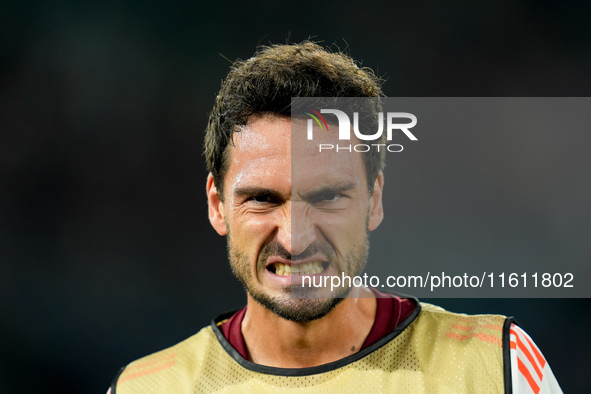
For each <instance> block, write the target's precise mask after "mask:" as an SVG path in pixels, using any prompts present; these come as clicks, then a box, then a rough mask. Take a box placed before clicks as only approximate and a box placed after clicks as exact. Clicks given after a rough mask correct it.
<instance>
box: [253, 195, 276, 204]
mask: <svg viewBox="0 0 591 394" xmlns="http://www.w3.org/2000/svg"><path fill="white" fill-rule="evenodd" d="M247 201H250V202H254V203H255V204H275V203H276V202H277V198H276V197H275V196H272V195H270V194H257V195H256V196H251V197H249V198H248V199H247Z"/></svg>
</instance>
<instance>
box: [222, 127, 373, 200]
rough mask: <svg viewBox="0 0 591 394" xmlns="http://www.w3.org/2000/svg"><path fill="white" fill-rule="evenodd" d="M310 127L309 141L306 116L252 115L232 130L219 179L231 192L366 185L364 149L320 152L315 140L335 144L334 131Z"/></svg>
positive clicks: (320, 142)
mask: <svg viewBox="0 0 591 394" xmlns="http://www.w3.org/2000/svg"><path fill="white" fill-rule="evenodd" d="M314 132H315V136H314V141H310V140H307V138H306V136H307V134H306V123H305V120H299V119H294V120H293V122H292V119H290V118H289V117H285V116H276V115H254V116H252V117H251V118H250V119H249V121H248V122H247V124H246V125H245V126H244V127H243V128H242V129H241V130H240V131H238V132H236V133H234V146H230V147H229V160H228V163H229V165H228V172H227V174H226V179H225V180H224V181H225V184H226V187H229V191H230V190H232V189H234V188H236V187H242V186H249V187H250V186H260V187H271V188H284V189H285V188H295V187H300V186H301V187H310V185H312V184H318V185H322V184H331V183H335V182H349V183H351V182H354V183H357V184H359V186H362V185H365V184H366V180H365V170H364V168H365V167H364V164H363V157H362V154H363V153H357V152H348V151H347V150H340V151H338V152H337V151H336V150H323V151H322V152H319V144H333V145H336V144H338V143H339V141H338V135H337V134H336V133H326V132H324V133H323V132H321V130H314ZM317 136H318V137H317ZM343 142H346V145H348V144H349V141H341V145H343ZM292 180H293V185H292ZM280 181H281V182H280Z"/></svg>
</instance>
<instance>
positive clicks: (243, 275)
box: [227, 231, 369, 323]
mask: <svg viewBox="0 0 591 394" xmlns="http://www.w3.org/2000/svg"><path fill="white" fill-rule="evenodd" d="M325 247H326V246H325ZM227 248H228V257H229V259H230V266H231V268H232V272H233V273H234V276H236V278H237V279H238V280H239V281H240V282H241V283H242V285H243V286H244V289H245V290H246V291H247V292H248V293H249V294H250V296H251V297H252V298H253V299H254V300H255V301H256V302H258V303H259V304H261V305H262V306H264V307H265V308H267V309H268V310H269V311H271V312H273V313H274V314H276V315H277V316H279V317H281V318H283V319H285V320H289V321H294V322H300V323H307V322H311V321H313V320H317V319H321V318H323V317H324V316H326V315H328V314H329V313H330V312H331V311H332V310H333V309H334V308H335V307H336V306H337V305H338V304H339V303H341V301H343V300H344V299H345V298H346V297H347V296H348V295H349V293H350V292H351V288H350V287H339V288H337V289H335V290H334V291H333V292H332V293H330V294H326V289H321V291H324V294H326V295H324V296H322V297H317V298H314V296H313V292H314V291H317V290H318V289H314V288H312V287H310V288H302V287H299V286H298V287H296V286H293V287H291V286H287V287H286V288H285V289H284V290H283V292H282V293H281V294H280V295H277V296H271V295H269V294H267V293H265V291H264V289H262V288H260V286H257V285H255V283H254V278H253V275H252V268H251V264H252V263H251V261H252V259H251V258H250V256H249V255H247V254H246V253H243V252H242V251H241V250H239V249H238V248H236V247H234V246H233V245H232V241H231V237H230V234H229V233H228V243H227ZM330 248H331V250H332V247H330ZM278 249H280V250H281V249H283V247H282V246H281V245H279V244H277V243H276V244H270V245H266V246H264V247H263V249H262V250H261V253H260V254H259V256H258V260H257V272H261V270H264V269H266V268H265V263H266V261H267V258H268V257H269V256H270V255H273V253H276V252H277V250H278ZM283 250H285V249H283ZM368 251H369V242H368V233H367V231H366V233H365V237H364V239H363V242H361V243H360V244H359V245H357V246H355V247H353V249H352V250H351V251H350V252H349V253H348V254H347V256H346V259H345V261H346V267H345V270H344V273H345V275H349V276H350V277H351V278H353V277H354V276H357V275H360V274H361V273H363V271H364V269H365V265H366V262H367V256H368ZM285 253H287V252H285ZM332 254H333V255H334V251H332ZM288 258H291V256H289V257H288ZM333 261H334V260H333ZM339 274H340V272H339ZM327 284H330V280H329V281H328V283H327ZM296 295H297V296H296Z"/></svg>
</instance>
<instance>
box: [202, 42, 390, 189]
mask: <svg viewBox="0 0 591 394" xmlns="http://www.w3.org/2000/svg"><path fill="white" fill-rule="evenodd" d="M382 96H383V94H382V90H381V87H380V79H379V78H378V77H377V76H376V75H375V74H374V72H373V71H372V70H371V69H369V68H362V67H359V66H358V65H357V63H356V62H355V61H354V60H353V59H352V58H351V57H349V56H348V55H346V54H344V53H342V52H338V53H332V52H329V51H328V50H326V49H324V48H323V47H321V46H320V45H318V44H315V43H312V42H310V41H304V42H302V43H300V44H292V45H273V46H270V47H263V48H261V49H260V50H258V51H257V52H256V53H255V55H254V56H253V57H252V58H250V59H248V60H245V61H242V60H237V61H236V62H235V63H234V64H233V65H232V68H231V70H230V72H229V73H228V76H227V77H226V79H225V80H224V81H223V82H222V86H221V88H220V91H219V93H218V95H217V98H216V101H215V104H214V107H213V111H212V112H211V115H210V116H209V123H208V125H207V129H206V135H205V143H204V154H205V160H206V162H207V169H208V170H209V171H210V172H211V173H212V175H213V179H214V183H215V186H216V188H217V189H218V192H219V194H220V197H221V198H222V199H223V183H224V177H225V175H226V172H227V169H228V149H227V147H228V145H229V144H230V143H232V136H233V133H234V132H237V131H239V130H240V127H241V126H243V125H245V124H246V122H247V120H248V117H249V116H251V115H253V114H257V113H272V114H276V115H280V116H290V104H291V98H292V97H376V98H379V97H382ZM363 157H364V161H365V170H366V175H367V183H368V186H369V188H370V190H371V189H372V188H373V183H374V181H375V178H376V177H377V175H378V173H379V172H380V171H381V170H382V169H383V168H384V162H385V153H384V150H383V149H381V150H380V151H374V150H372V151H370V152H368V154H365V155H363Z"/></svg>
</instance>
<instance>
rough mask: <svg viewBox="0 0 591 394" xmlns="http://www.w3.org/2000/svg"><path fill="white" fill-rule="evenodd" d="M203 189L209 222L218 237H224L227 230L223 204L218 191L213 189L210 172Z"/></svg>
mask: <svg viewBox="0 0 591 394" xmlns="http://www.w3.org/2000/svg"><path fill="white" fill-rule="evenodd" d="M205 188H206V191H207V205H208V207H209V222H210V223H211V225H212V227H213V228H214V229H215V231H217V233H218V234H219V235H226V234H228V228H227V227H226V220H225V213H224V203H223V202H222V199H221V198H220V195H219V194H218V189H217V188H216V187H215V184H214V182H213V175H211V172H210V173H209V175H208V176H207V185H206V187H205Z"/></svg>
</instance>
